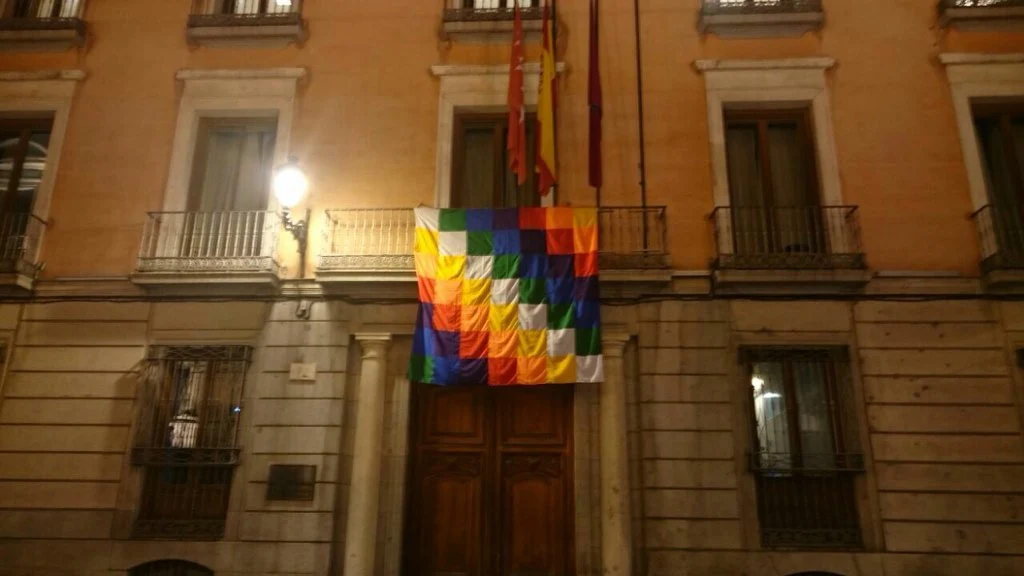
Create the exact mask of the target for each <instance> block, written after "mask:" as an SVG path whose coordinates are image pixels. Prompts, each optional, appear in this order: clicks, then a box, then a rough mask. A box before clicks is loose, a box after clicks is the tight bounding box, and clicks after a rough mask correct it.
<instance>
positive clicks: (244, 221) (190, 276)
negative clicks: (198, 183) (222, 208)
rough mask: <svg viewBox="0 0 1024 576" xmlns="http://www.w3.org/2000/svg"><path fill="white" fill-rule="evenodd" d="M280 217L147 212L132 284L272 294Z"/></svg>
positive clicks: (249, 213) (256, 213) (246, 213)
mask: <svg viewBox="0 0 1024 576" xmlns="http://www.w3.org/2000/svg"><path fill="white" fill-rule="evenodd" d="M279 232H280V218H279V216H278V215H277V214H275V213H274V212H267V211H244V212H152V213H150V214H149V218H148V220H147V222H146V227H145V229H144V231H143V234H142V245H141V247H140V248H139V261H138V266H137V268H136V271H135V274H134V275H133V276H132V280H133V281H134V282H135V283H137V284H140V285H143V286H146V287H150V288H164V289H167V288H174V287H182V286H183V285H185V286H187V285H193V287H195V286H196V285H205V286H212V287H223V286H231V285H234V286H236V287H237V286H246V287H250V288H254V289H268V290H269V289H273V288H276V286H277V283H278V271H279V270H278V263H277V260H276V247H277V238H278V235H279Z"/></svg>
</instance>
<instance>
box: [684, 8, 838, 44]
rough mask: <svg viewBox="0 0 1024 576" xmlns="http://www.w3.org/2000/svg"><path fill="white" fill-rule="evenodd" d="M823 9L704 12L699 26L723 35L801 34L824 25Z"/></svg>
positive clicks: (782, 36) (705, 31)
mask: <svg viewBox="0 0 1024 576" xmlns="http://www.w3.org/2000/svg"><path fill="white" fill-rule="evenodd" d="M824 23H825V14H824V13H822V12H798V13H792V14H786V13H783V14H702V15H701V17H700V23H699V25H698V28H699V29H700V32H701V33H702V34H715V35H717V36H721V37H723V38H784V37H800V36H803V35H804V34H806V33H807V32H814V31H815V30H819V29H821V27H822V25H824Z"/></svg>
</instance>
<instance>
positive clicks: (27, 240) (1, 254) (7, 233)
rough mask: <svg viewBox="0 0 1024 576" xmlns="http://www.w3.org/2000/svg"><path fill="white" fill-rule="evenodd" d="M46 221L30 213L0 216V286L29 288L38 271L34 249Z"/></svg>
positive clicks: (16, 288) (18, 288)
mask: <svg viewBox="0 0 1024 576" xmlns="http://www.w3.org/2000/svg"><path fill="white" fill-rule="evenodd" d="M45 226H46V223H45V222H43V221H42V220H41V219H40V218H38V217H36V216H34V215H32V214H4V215H0V287H4V288H8V289H12V290H14V291H22V290H31V289H32V284H33V283H34V281H35V278H36V275H37V273H38V271H39V262H38V254H37V250H38V249H39V240H40V239H41V237H42V233H43V229H44V228H45Z"/></svg>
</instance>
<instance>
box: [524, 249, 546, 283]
mask: <svg viewBox="0 0 1024 576" xmlns="http://www.w3.org/2000/svg"><path fill="white" fill-rule="evenodd" d="M547 268H548V257H547V255H546V254H523V255H522V256H520V257H519V277H520V278H543V277H544V273H545V272H546V271H547Z"/></svg>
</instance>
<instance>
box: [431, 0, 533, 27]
mask: <svg viewBox="0 0 1024 576" xmlns="http://www.w3.org/2000/svg"><path fill="white" fill-rule="evenodd" d="M453 6H454V7H452V8H447V9H445V11H444V16H443V19H444V21H445V22H492V21H496V20H512V18H513V16H514V12H513V6H514V4H513V0H458V2H455V3H454V4H453ZM542 10H543V9H542V8H541V5H540V0H519V13H520V15H521V16H522V18H523V20H539V19H540V18H541V16H542V15H543V12H542Z"/></svg>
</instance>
